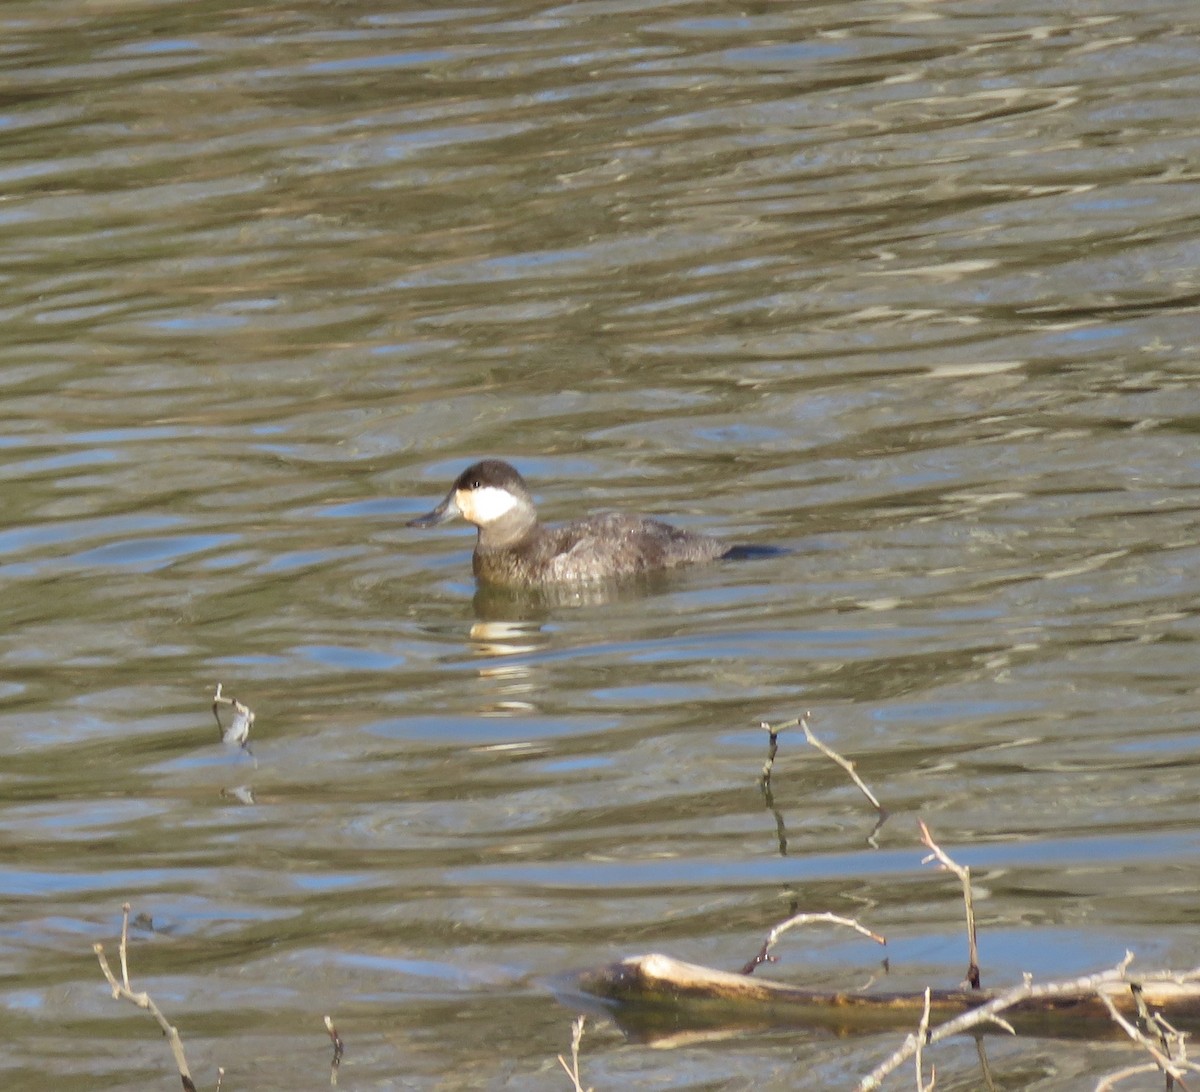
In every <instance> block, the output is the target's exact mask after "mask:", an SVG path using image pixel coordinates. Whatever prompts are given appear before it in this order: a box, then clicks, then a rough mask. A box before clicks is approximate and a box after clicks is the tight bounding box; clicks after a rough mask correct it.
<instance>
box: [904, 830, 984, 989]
mask: <svg viewBox="0 0 1200 1092" xmlns="http://www.w3.org/2000/svg"><path fill="white" fill-rule="evenodd" d="M917 825H918V826H919V827H920V828H921V844H922V845H924V846H925V847H926V848H927V849H929V850H930V851H931V854H932V855H931V856H929V857H926V858H925V859H924V860H923V861H921V863H922V864H928V863H929V862H930V861H932V860H937V861H938V863H939V864H941V866H942V867H943V868H945V869H946V870H947V871H950V872H953V873H954V875H956V876H957V877H958V879H959V882H960V883H961V884H962V889H963V905H964V906H965V907H966V911H967V959H968V961H969V962H968V965H967V982H968V983H969V984H970V986H971V988H972V989H975V990H977V989H979V988H980V975H979V942H978V940H977V939H976V936H975V900H974V899H973V897H972V895H971V870H970V869H969V868H964V867H963V866H962V865H960V864H959V863H958V862H957V861H955V860H953V859H952V858H951V857H950V855H949V854H948V853H946V851H945V850H943V849H942V847H941V846H939V845H938V844H937V842H935V841H934V840H933V835H932V834H930V833H929V828H928V827H927V826H926V825H925V821H924V820H923V819H918V820H917Z"/></svg>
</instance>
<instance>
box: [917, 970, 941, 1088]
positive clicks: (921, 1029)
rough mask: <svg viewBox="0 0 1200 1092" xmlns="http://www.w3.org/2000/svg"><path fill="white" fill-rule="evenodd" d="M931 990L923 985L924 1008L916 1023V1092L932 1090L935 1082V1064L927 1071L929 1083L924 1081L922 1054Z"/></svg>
mask: <svg viewBox="0 0 1200 1092" xmlns="http://www.w3.org/2000/svg"><path fill="white" fill-rule="evenodd" d="M931 994H932V991H931V990H930V988H929V987H928V986H926V987H925V1008H924V1009H923V1010H922V1012H921V1021H920V1023H918V1024H917V1045H916V1052H915V1055H916V1062H917V1092H933V1087H934V1085H935V1084H937V1066H934V1067H933V1068H932V1069H930V1071H929V1083H928V1084H926V1083H925V1059H924V1057H923V1056H922V1054H923V1051H924V1050H925V1043H926V1042H927V1041H928V1039H929V998H930V995H931Z"/></svg>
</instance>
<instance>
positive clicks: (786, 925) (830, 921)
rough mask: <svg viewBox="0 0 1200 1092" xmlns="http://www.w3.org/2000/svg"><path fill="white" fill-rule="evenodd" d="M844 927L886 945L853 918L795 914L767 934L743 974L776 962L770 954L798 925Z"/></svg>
mask: <svg viewBox="0 0 1200 1092" xmlns="http://www.w3.org/2000/svg"><path fill="white" fill-rule="evenodd" d="M817 924H823V925H844V926H845V927H846V928H847V929H854V930H856V931H857V932H859V933H861V934H862V935H863V936H864V937H867V938H868V939H870V940H873V941H875V943H876V944H886V943H887V940H886V939H884V938H883V937H881V936H880V935H879V934H878V933H873V932H871V930H870V929H868V928H867V927H866V926H864V925H860V924H859V923H858V922H857V921H855V920H854V919H853V918H843V917H840V916H839V915H837V914H830V913H821V914H795V915H793V916H792V917H790V918H788V919H787V921H782V922H780V923H779V924H778V925H776V926H775V928H774V929H772V930H771V931H770V932H769V933H768V934H767V939H766V940H764V941H763V946H762V947H761V948H760V949H759V951H758V955H756V956H755V957H754V958H753V959H752V960H750V962H749V963H747V964H746V965H745V966H744V967H743V968H742V974H752V973H753V971H754V968H755V967H757V966H758V965H759V964H760V963H767V962H774V957H773V956H771V955H770V954H769V953H770V951H771V949H772V948H773V947H774V946H775V943H776V941H778V940H779V938H780V937H781V936H783V934H784V933H786V932H787V931H788V930H789V929H791V928H794V927H795V926H797V925H817Z"/></svg>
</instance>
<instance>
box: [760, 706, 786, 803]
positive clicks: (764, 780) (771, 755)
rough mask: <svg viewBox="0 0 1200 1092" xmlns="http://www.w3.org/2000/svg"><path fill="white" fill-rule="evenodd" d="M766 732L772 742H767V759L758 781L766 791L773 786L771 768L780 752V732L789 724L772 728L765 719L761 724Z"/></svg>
mask: <svg viewBox="0 0 1200 1092" xmlns="http://www.w3.org/2000/svg"><path fill="white" fill-rule="evenodd" d="M759 727H761V728H762V730H763V731H764V732H767V733H768V735H769V737H770V742H769V743H768V744H767V761H766V762H764V763H763V768H762V773H761V774H760V775H759V778H758V783H759V784H760V785H761V786H762V787H763V789H764V791H767V792H769V791H770V788H771V770H772V769H774V767H775V756H776V755H777V754H778V753H779V733H780V732H781V731H782V730H783V728H785V727H787V725H781V726H780V727H779V728H772V727H771V726H770V725H769V724H768V723H767V722H766V721H765V720H764V721H763V722H762V723H761V724H760V725H759Z"/></svg>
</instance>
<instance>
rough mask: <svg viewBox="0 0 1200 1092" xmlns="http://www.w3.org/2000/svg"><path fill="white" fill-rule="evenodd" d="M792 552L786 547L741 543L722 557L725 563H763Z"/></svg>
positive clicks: (730, 548) (732, 547)
mask: <svg viewBox="0 0 1200 1092" xmlns="http://www.w3.org/2000/svg"><path fill="white" fill-rule="evenodd" d="M791 552H792V551H791V550H789V549H788V548H787V547H786V546H757V545H751V544H750V543H739V544H738V545H736V546H730V547H729V549H728V550H726V551H725V552H724V553H723V554H722V555H721V559H722V560H723V561H762V560H763V559H765V558H768V557H783V556H784V555H785V554H790V553H791Z"/></svg>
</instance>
